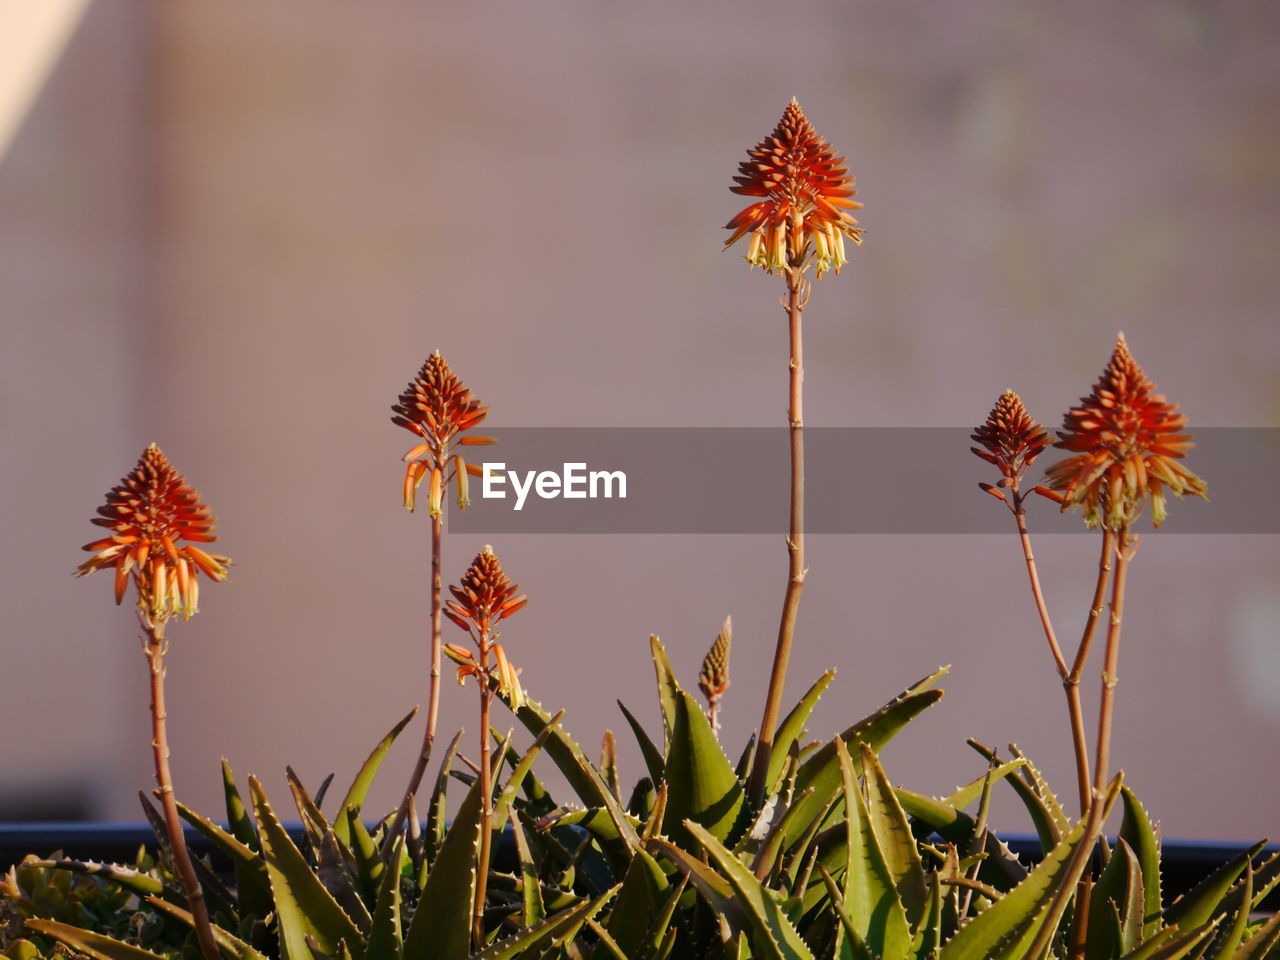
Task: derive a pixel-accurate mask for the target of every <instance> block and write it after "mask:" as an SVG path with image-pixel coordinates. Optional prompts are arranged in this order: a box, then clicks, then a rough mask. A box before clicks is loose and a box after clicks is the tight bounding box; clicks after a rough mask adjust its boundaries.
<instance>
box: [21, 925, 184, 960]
mask: <svg viewBox="0 0 1280 960" xmlns="http://www.w3.org/2000/svg"><path fill="white" fill-rule="evenodd" d="M24 922H25V923H26V925H27V926H28V927H30V928H31V929H32V930H34V931H36V932H37V933H43V934H44V935H45V936H49V937H53V938H54V939H55V940H58V941H60V942H61V943H65V944H66V945H67V946H68V947H71V948H72V949H73V950H76V951H79V952H80V953H84V954H88V955H89V956H91V957H93V958H95V960H164V958H163V957H161V956H160V955H159V954H155V953H152V952H151V951H150V950H143V949H142V948H141V947H135V946H133V945H132V944H128V943H123V942H122V941H120V940H115V939H113V938H111V937H108V936H104V935H103V934H101V933H94V932H93V931H91V930H82V929H80V928H79V927H73V926H71V925H70V924H68V923H59V922H58V921H57V920H40V919H36V918H32V919H30V920H26V921H24Z"/></svg>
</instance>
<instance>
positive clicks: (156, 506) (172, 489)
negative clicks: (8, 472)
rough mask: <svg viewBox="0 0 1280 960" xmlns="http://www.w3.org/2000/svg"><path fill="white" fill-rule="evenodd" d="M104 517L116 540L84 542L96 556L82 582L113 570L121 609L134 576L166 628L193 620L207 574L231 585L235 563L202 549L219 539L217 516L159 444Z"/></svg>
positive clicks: (100, 520)
mask: <svg viewBox="0 0 1280 960" xmlns="http://www.w3.org/2000/svg"><path fill="white" fill-rule="evenodd" d="M98 513H99V514H101V516H98V517H95V518H94V519H93V521H92V522H93V523H95V524H97V525H98V526H100V527H106V528H107V529H109V530H110V531H111V535H110V536H108V537H105V538H103V539H101V540H95V541H93V542H92V543H87V544H85V546H84V549H85V550H92V551H96V553H95V554H94V556H93V557H91V558H90V559H89V560H86V561H85V562H84V563H82V564H81V565H80V566H79V567H77V568H76V576H79V577H84V576H88V575H89V574H91V573H93V572H94V571H96V570H103V569H106V568H108V567H112V568H114V569H115V597H116V603H120V602H121V600H123V599H124V594H125V590H126V589H127V587H128V584H129V576H130V574H132V575H133V581H134V584H135V585H136V586H137V590H138V610H139V611H140V613H141V614H142V616H143V617H144V618H145V619H146V620H147V621H148V622H149V623H151V624H153V625H158V624H162V623H164V622H165V621H166V620H168V619H169V618H170V617H171V616H173V615H175V614H177V615H181V616H182V618H183V619H184V620H188V619H190V617H191V615H192V614H193V613H195V612H196V607H197V603H198V601H199V596H200V587H199V574H200V573H203V574H204V575H205V576H207V577H209V578H210V579H211V580H226V579H227V565H228V564H230V563H231V560H230V559H228V558H227V557H223V556H219V555H217V554H212V553H206V552H205V551H204V550H202V549H201V548H200V547H197V546H195V544H196V543H212V542H213V541H215V540H217V539H218V538H217V537H216V536H214V534H213V530H214V529H216V528H215V526H214V517H213V515H212V514H211V513H210V512H209V508H208V507H207V506H206V505H205V504H203V503H201V502H200V494H199V493H198V492H197V491H196V490H194V489H193V488H192V487H191V485H190V484H189V483H187V481H186V478H184V477H183V476H182V474H180V473H179V472H178V471H177V470H175V469H174V468H173V466H172V465H171V464H170V463H169V461H168V460H167V459H166V458H165V455H164V454H163V453H161V451H160V448H159V447H157V446H156V445H155V444H154V443H153V444H151V446H149V447H147V449H146V450H145V451H144V452H143V454H142V457H141V458H140V459H139V460H138V465H137V466H136V467H134V468H133V470H132V471H130V473H129V475H128V476H126V477H124V478H123V479H122V480H121V481H120V483H119V484H117V485H116V486H115V487H113V488H112V489H111V490H110V491H109V492H108V493H107V502H106V505H105V506H102V507H99V508H98ZM183 541H186V542H185V543H184V542H183Z"/></svg>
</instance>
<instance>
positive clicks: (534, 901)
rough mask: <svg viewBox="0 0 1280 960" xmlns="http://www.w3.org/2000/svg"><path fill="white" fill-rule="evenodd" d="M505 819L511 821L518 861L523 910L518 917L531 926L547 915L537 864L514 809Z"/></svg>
mask: <svg viewBox="0 0 1280 960" xmlns="http://www.w3.org/2000/svg"><path fill="white" fill-rule="evenodd" d="M507 819H508V820H509V821H510V823H511V834H512V836H513V837H514V838H515V841H516V859H517V860H518V861H519V863H520V899H521V907H522V911H523V912H522V915H521V918H520V919H521V923H522V925H523V926H526V927H533V926H536V925H537V924H539V923H541V922H542V921H543V920H545V919H546V917H547V908H546V905H545V904H544V903H543V901H542V887H541V885H540V884H539V882H538V865H537V864H536V863H534V862H533V851H532V850H530V849H529V836H528V834H526V833H525V832H524V825H523V824H522V823H521V822H520V818H519V817H518V816H516V815H515V811H514V810H511V812H510V813H509V815H508V818H507Z"/></svg>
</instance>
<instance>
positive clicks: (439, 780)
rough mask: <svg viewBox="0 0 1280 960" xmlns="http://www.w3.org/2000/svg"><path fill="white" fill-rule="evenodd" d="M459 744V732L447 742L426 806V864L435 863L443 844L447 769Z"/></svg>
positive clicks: (445, 825) (460, 732)
mask: <svg viewBox="0 0 1280 960" xmlns="http://www.w3.org/2000/svg"><path fill="white" fill-rule="evenodd" d="M460 743H462V731H461V730H459V731H458V732H457V733H455V734H454V735H453V739H452V740H450V741H449V747H448V749H446V750H445V752H444V759H443V760H441V762H440V771H439V773H437V774H436V785H435V789H434V790H432V791H431V802H430V803H429V804H428V805H427V832H426V847H427V851H426V858H427V862H428V863H434V862H435V859H436V854H437V853H438V852H439V850H440V845H441V844H443V843H444V834H445V829H446V827H447V824H446V821H445V802H446V800H447V799H448V792H449V769H450V768H451V767H452V766H453V758H454V757H455V756H457V755H458V745H459V744H460Z"/></svg>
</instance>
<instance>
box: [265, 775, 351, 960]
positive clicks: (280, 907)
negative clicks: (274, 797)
mask: <svg viewBox="0 0 1280 960" xmlns="http://www.w3.org/2000/svg"><path fill="white" fill-rule="evenodd" d="M249 794H250V797H251V798H252V800H253V811H254V816H255V817H256V818H257V821H258V833H259V837H260V838H261V841H262V854H263V858H264V859H265V860H266V866H267V878H268V880H269V881H270V883H271V893H272V896H273V898H274V900H275V909H276V916H277V920H278V922H279V926H280V951H281V956H282V957H283V960H311V956H312V954H311V949H310V947H309V946H308V945H307V941H308V939H312V940H314V941H315V942H316V943H317V944H319V947H320V949H321V950H323V951H324V952H325V953H328V954H330V955H332V954H334V953H336V952H337V950H338V945H339V944H340V943H341V942H342V941H344V940H345V941H347V943H348V945H349V946H350V947H351V948H352V950H353V951H354V952H355V954H356V956H357V957H358V958H363V955H364V950H363V945H364V937H363V936H362V935H361V933H360V931H359V929H358V928H357V927H356V925H355V924H354V923H352V921H351V918H350V917H348V916H347V915H346V913H344V912H343V910H342V908H341V907H340V906H338V902H337V901H336V900H335V899H334V898H333V896H332V895H331V894H330V893H329V891H328V890H326V889H325V887H324V884H322V883H321V882H320V878H319V877H317V876H316V875H315V873H314V872H313V871H312V870H311V867H310V866H308V864H307V862H306V860H304V859H303V857H302V854H301V853H299V852H298V848H297V847H296V846H294V843H293V841H292V840H291V839H290V838H289V834H288V833H286V832H285V829H284V827H283V826H282V825H281V824H280V821H279V819H278V818H277V817H276V815H275V812H274V811H273V810H272V809H271V805H270V804H269V803H268V802H267V797H266V794H265V793H264V792H263V790H262V786H261V784H259V783H258V781H257V780H255V779H254V778H253V777H250V778H249ZM357 948H358V949H357Z"/></svg>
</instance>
